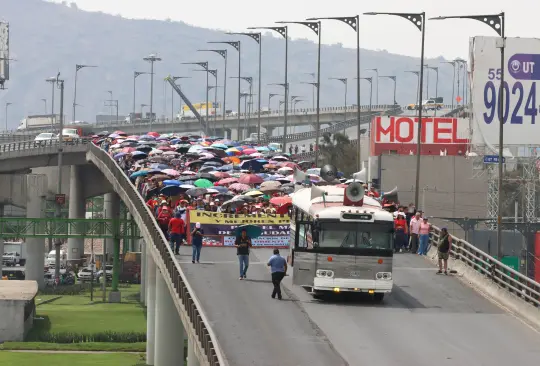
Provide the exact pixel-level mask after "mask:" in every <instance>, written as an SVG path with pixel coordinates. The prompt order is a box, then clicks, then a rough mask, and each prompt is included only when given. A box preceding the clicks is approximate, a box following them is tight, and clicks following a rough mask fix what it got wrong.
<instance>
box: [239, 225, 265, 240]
mask: <svg viewBox="0 0 540 366" xmlns="http://www.w3.org/2000/svg"><path fill="white" fill-rule="evenodd" d="M244 230H245V231H246V234H247V236H249V237H250V238H251V239H255V238H258V237H259V236H261V234H262V232H263V230H262V228H261V227H260V226H256V225H240V226H238V227H237V228H236V229H234V233H235V235H236V236H240V235H242V231H244Z"/></svg>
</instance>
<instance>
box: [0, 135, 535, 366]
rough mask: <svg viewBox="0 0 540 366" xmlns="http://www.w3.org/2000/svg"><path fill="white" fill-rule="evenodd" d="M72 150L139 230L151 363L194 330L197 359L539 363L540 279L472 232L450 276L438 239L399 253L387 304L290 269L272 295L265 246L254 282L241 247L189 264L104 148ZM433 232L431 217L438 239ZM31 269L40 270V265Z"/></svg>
mask: <svg viewBox="0 0 540 366" xmlns="http://www.w3.org/2000/svg"><path fill="white" fill-rule="evenodd" d="M57 148H58V147H57V146H56V145H52V144H51V145H50V146H42V147H36V146H34V144H33V143H31V142H28V143H13V144H9V145H2V146H1V147H0V172H1V173H10V172H15V171H21V170H24V169H30V168H32V167H36V166H38V165H39V166H44V165H46V164H51V165H52V164H53V162H54V160H53V155H54V154H55V152H56V150H57ZM64 154H65V157H66V162H69V164H78V165H79V166H81V167H85V166H93V167H95V168H97V170H98V171H99V172H100V174H101V175H103V177H104V178H105V179H106V180H107V181H108V182H110V186H111V187H112V191H111V192H109V193H108V194H107V196H108V198H107V197H106V200H109V204H110V205H118V204H119V200H120V199H121V200H122V201H123V202H124V203H125V205H126V207H127V209H128V210H129V212H130V213H131V215H132V217H133V219H134V220H135V222H136V223H137V225H138V227H139V228H140V230H141V235H142V237H143V239H144V248H143V257H144V259H143V263H144V265H143V284H142V294H141V295H142V296H141V298H142V299H143V300H144V302H145V304H146V306H147V337H148V341H147V363H148V364H154V365H157V366H169V365H171V366H172V365H180V364H182V363H183V359H184V356H185V355H184V354H183V349H182V347H181V346H179V345H181V344H182V339H187V340H188V349H187V353H188V354H187V358H188V363H187V364H188V365H189V366H193V365H230V366H237V365H238V366H243V365H257V366H276V365H279V366H297V365H302V366H303V365H306V366H311V365H313V366H319V365H320V366H329V365H332V366H333V365H337V366H339V365H351V366H356V365H381V366H396V365H399V366H401V365H404V366H409V365H411V366H424V365H425V366H432V365H441V364H443V365H455V366H468V365H471V366H473V365H474V366H478V365H490V366H503V365H509V364H515V365H520V366H533V365H535V366H536V365H538V360H539V357H540V334H539V333H538V329H540V311H539V305H540V285H539V284H538V283H537V282H534V281H532V280H530V279H528V278H527V277H525V276H523V275H521V274H520V273H518V272H516V271H514V270H512V269H511V268H509V267H507V266H505V265H504V264H502V263H501V262H499V261H497V260H496V259H494V258H492V257H490V256H489V255H487V254H486V253H483V252H481V251H480V250H478V249H476V248H475V247H474V246H473V245H471V244H469V243H467V242H466V241H464V240H460V239H459V238H455V239H454V240H455V242H454V245H453V252H452V255H453V258H454V259H453V260H452V261H451V263H450V264H451V268H452V269H455V270H456V271H457V274H456V275H454V276H437V275H436V274H435V267H434V263H433V260H434V258H435V257H434V255H435V251H436V249H435V245H433V246H432V249H431V251H430V254H429V256H428V257H427V258H426V257H419V256H415V255H409V254H397V255H396V256H395V257H394V258H395V270H394V275H393V277H394V281H395V286H394V290H393V292H392V294H391V295H389V296H388V297H387V298H385V301H384V303H382V304H378V305H377V304H374V303H372V302H371V301H370V300H369V299H354V300H343V301H338V300H335V301H327V302H320V301H317V300H313V299H312V298H311V297H309V296H308V295H307V294H306V293H305V292H304V290H302V289H300V288H298V287H296V286H293V285H292V284H291V280H290V278H286V279H285V281H284V286H285V293H286V295H285V297H284V301H277V300H272V299H271V298H270V291H271V287H272V285H271V283H270V280H269V279H270V275H269V273H268V270H267V268H266V266H265V262H266V260H267V258H268V257H269V255H270V252H269V250H266V249H256V250H253V251H252V254H251V256H250V261H251V265H250V270H249V272H248V279H247V280H246V281H238V273H237V272H238V265H237V259H236V255H235V254H236V253H235V251H234V249H227V248H206V247H205V248H203V251H202V263H201V264H200V265H197V264H192V263H191V261H190V258H189V257H190V250H189V248H182V252H181V254H180V255H179V256H175V255H174V253H173V252H172V251H171V249H170V247H169V245H168V243H167V241H166V239H165V237H164V236H163V234H162V233H161V231H160V229H159V227H158V225H157V224H156V222H155V220H154V218H153V215H152V213H151V212H150V211H149V209H148V208H147V206H146V205H145V202H144V200H143V198H142V197H141V196H140V195H139V193H138V192H137V190H136V189H135V188H134V187H133V185H132V184H131V182H130V180H129V178H128V177H127V176H126V175H125V174H124V173H123V171H122V170H121V169H119V168H118V166H117V165H116V163H115V161H114V160H113V159H111V158H110V157H109V155H108V154H107V153H106V152H105V151H103V150H101V149H100V148H99V147H97V146H95V145H93V144H92V143H88V142H86V141H81V143H78V144H75V145H69V146H66V147H65V149H64ZM19 162H21V163H19ZM19 164H20V165H19ZM72 178H73V179H77V178H76V177H72ZM72 184H82V182H78V183H77V182H72ZM85 184H91V183H90V182H85ZM28 194H29V195H31V194H33V193H32V192H28ZM70 213H71V211H70ZM437 240H438V229H437V228H434V232H433V234H432V237H431V243H432V244H436V243H437ZM36 248H37V246H36ZM36 251H37V249H31V250H30V251H29V255H28V257H29V259H28V262H27V267H28V266H29V265H30V264H31V263H32V261H33V263H35V264H36V265H37V264H38V261H37V260H36V258H39V254H40V253H37V252H36ZM31 257H35V258H34V259H31ZM42 258H43V257H41V261H42ZM41 266H42V263H41ZM32 275H35V276H36V278H35V279H36V280H38V281H41V282H42V281H43V276H42V273H40V274H39V271H34V272H31V274H30V276H32ZM39 277H41V280H40V279H39ZM29 279H34V278H31V277H30V278H29Z"/></svg>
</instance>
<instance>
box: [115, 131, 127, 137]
mask: <svg viewBox="0 0 540 366" xmlns="http://www.w3.org/2000/svg"><path fill="white" fill-rule="evenodd" d="M113 133H115V134H117V135H125V136H127V133H125V132H124V131H114V132H113Z"/></svg>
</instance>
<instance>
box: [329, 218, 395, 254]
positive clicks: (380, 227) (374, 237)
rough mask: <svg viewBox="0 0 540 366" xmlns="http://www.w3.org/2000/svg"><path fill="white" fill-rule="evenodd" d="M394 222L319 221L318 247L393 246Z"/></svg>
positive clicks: (381, 247)
mask: <svg viewBox="0 0 540 366" xmlns="http://www.w3.org/2000/svg"><path fill="white" fill-rule="evenodd" d="M393 228H394V223H393V222H388V223H361V224H360V223H356V222H337V223H321V226H320V232H319V247H320V248H369V249H392V248H393Z"/></svg>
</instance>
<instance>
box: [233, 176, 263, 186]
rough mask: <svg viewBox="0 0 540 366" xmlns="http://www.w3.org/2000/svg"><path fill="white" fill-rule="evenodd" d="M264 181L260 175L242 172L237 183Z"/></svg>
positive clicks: (258, 182) (259, 182)
mask: <svg viewBox="0 0 540 366" xmlns="http://www.w3.org/2000/svg"><path fill="white" fill-rule="evenodd" d="M263 181H264V179H262V178H261V177H259V176H257V175H255V174H244V175H243V176H241V177H240V179H239V180H238V183H242V184H261V183H262V182H263Z"/></svg>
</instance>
